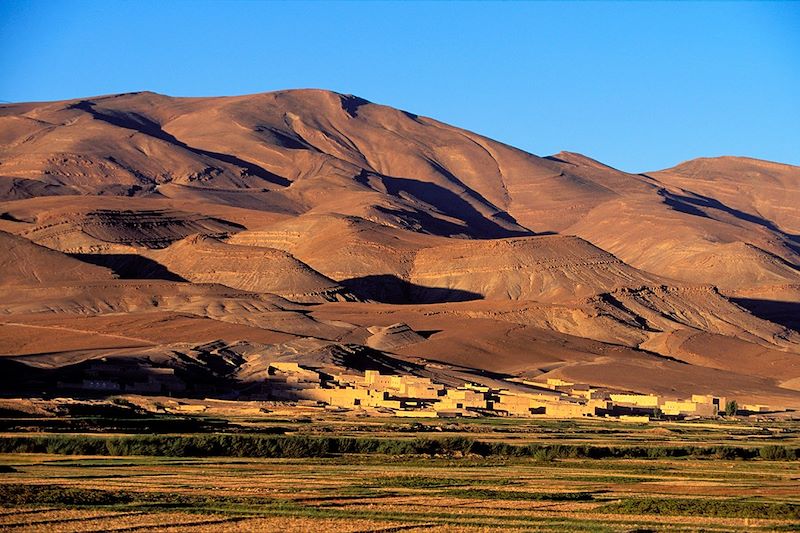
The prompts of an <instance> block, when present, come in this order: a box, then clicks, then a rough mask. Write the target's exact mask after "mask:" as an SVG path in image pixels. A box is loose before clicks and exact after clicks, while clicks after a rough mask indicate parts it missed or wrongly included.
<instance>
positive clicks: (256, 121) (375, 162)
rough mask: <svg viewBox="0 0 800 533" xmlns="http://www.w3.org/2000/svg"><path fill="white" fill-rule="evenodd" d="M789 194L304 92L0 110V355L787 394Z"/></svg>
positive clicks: (762, 178) (741, 162)
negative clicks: (626, 166) (538, 148)
mask: <svg viewBox="0 0 800 533" xmlns="http://www.w3.org/2000/svg"><path fill="white" fill-rule="evenodd" d="M798 195H800V169H798V168H797V167H792V166H788V165H781V164H777V163H770V162H766V161H758V160H753V159H744V158H732V157H725V158H716V159H701V160H695V161H689V162H686V163H683V164H681V165H678V166H676V167H674V168H672V169H667V170H663V171H657V172H649V173H646V174H629V173H625V172H622V171H619V170H616V169H614V168H611V167H609V166H606V165H603V164H602V163H600V162H597V161H595V160H593V159H590V158H588V157H585V156H582V155H580V154H574V153H566V152H562V153H559V154H555V155H553V156H548V157H538V156H535V155H532V154H530V153H527V152H524V151H521V150H518V149H515V148H513V147H510V146H508V145H504V144H502V143H499V142H496V141H493V140H491V139H488V138H486V137H482V136H480V135H478V134H475V133H472V132H469V131H465V130H462V129H458V128H455V127H452V126H449V125H447V124H443V123H441V122H438V121H436V120H433V119H430V118H426V117H421V116H417V115H414V114H412V113H409V112H405V111H400V110H397V109H392V108H390V107H386V106H381V105H376V104H373V103H370V102H367V101H366V100H363V99H361V98H358V97H355V96H351V95H341V94H337V93H333V92H328V91H320V90H298V91H280V92H274V93H264V94H257V95H248V96H237V97H215V98H173V97H169V96H164V95H159V94H154V93H147V92H145V93H130V94H120V95H112V96H101V97H93V98H84V99H77V100H70V101H61V102H46V103H27V104H9V105H0V231H2V233H0V245H2V250H3V252H2V253H3V255H2V266H3V268H2V270H0V332H1V333H0V348H2V350H3V355H6V356H8V357H10V358H13V361H14V362H15V364H22V365H33V366H37V367H47V368H53V369H55V370H56V371H60V370H58V369H63V370H64V371H67V370H69V369H72V370H71V371H77V370H75V369H76V368H81V367H79V366H78V367H76V366H75V365H80V364H81V362H82V361H86V360H92V359H97V358H101V357H120V358H124V359H125V360H128V359H130V358H133V359H137V360H154V359H153V358H155V359H158V360H162V361H165V362H166V363H164V364H174V365H178V366H181V365H183V366H182V367H181V368H183V367H185V365H187V364H190V363H187V362H186V361H191V365H193V366H192V368H195V369H197V368H201V367H202V368H204V369H205V370H204V372H207V373H208V375H207V376H206V378H208V379H212V377H213V376H216V378H213V379H217V378H219V379H220V380H221V381H219V383H218V384H217V385H216V386H218V387H221V388H224V387H230V384H231V383H232V381H230V380H233V381H234V382H235V380H236V379H245V378H244V377H243V376H245V377H246V376H251V377H252V376H255V375H258V372H259V370H258V369H259V368H261V367H262V366H263V365H264V364H265V363H268V362H269V361H266V359H265V358H269V357H288V358H295V359H297V358H301V359H302V357H306V358H311V359H314V358H317V359H319V360H320V361H322V362H324V364H325V365H326V367H336V366H337V365H339V366H345V367H353V368H361V367H363V366H364V365H377V366H378V367H380V368H384V367H386V365H388V367H391V368H396V369H399V368H405V367H403V365H412V366H409V367H408V368H412V367H413V368H416V369H417V370H414V371H415V372H417V371H418V370H419V368H422V367H419V365H420V364H422V363H421V362H423V363H424V362H426V361H427V362H429V363H430V362H433V363H434V364H441V365H451V366H452V368H458V369H460V370H458V372H462V371H474V372H475V373H476V374H475V376H476V377H475V379H483V378H481V377H480V376H484V377H485V376H486V374H485V373H486V372H498V373H505V374H509V375H519V376H528V377H530V376H535V375H540V374H546V375H548V376H550V375H552V376H564V377H569V378H575V379H580V380H581V381H586V382H590V383H594V384H598V385H605V386H609V387H615V388H621V389H629V390H637V391H642V392H646V391H658V392H661V393H665V391H667V392H669V391H671V393H675V394H678V393H680V394H686V393H692V392H704V391H707V392H713V393H718V394H723V395H724V394H730V395H736V396H737V397H740V398H742V399H743V400H747V399H753V400H756V401H763V402H766V403H769V402H773V403H776V404H778V405H786V406H794V407H798V408H800V394H799V393H798V392H797V391H796V390H795V389H796V385H793V384H796V383H797V382H798V378H800V334H799V333H798V332H797V331H796V328H798V327H800V324H798V322H797V316H800V301H798V297H799V296H800V237H799V236H798V234H800V210H798V207H797V206H798V205H800V196H798ZM793 328H794V329H793ZM304 350H305V351H304ZM148 358H150V359H148ZM309 360H310V359H309ZM359 365H360V366H359ZM381 365H383V366H381ZM413 365H418V366H413ZM15 368H17V367H15ZM223 369H224V372H223ZM465 369H466V370H465ZM469 369H472V370H469ZM262 370H263V369H262ZM448 372H450V371H449V370H448ZM453 372H455V370H453ZM23 374H24V373H23ZM204 375H205V374H204ZM442 375H443V376H444V374H442ZM447 375H449V376H451V378H452V376H454V375H456V374H452V373H451V374H447ZM208 376H212V377H208ZM236 376H239V377H238V378H237V377H236ZM206 378H203V379H206ZM223 378H224V379H223ZM31 379H33V378H31ZM37 379H38V378H37ZM247 379H250V378H249V377H248V378H247ZM448 379H450V378H448ZM22 381H23V382H24V381H25V380H24V379H23V380H22ZM20 386H21V387H23V388H24V387H25V386H30V387H32V388H35V384H29V385H24V383H21V385H20ZM712 389H713V390H712ZM198 390H199V389H198Z"/></svg>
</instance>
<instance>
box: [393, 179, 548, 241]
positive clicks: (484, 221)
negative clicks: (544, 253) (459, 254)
mask: <svg viewBox="0 0 800 533" xmlns="http://www.w3.org/2000/svg"><path fill="white" fill-rule="evenodd" d="M434 168H435V169H436V170H437V171H439V172H440V173H443V174H445V175H446V176H448V177H449V178H450V179H451V180H453V181H455V183H456V184H458V185H461V186H464V185H463V184H461V182H460V181H458V178H456V177H455V176H453V175H452V174H450V173H449V172H447V171H446V169H444V168H443V167H441V166H440V165H436V166H435V167H434ZM380 178H381V181H382V182H383V185H384V187H386V192H387V193H389V194H391V195H393V196H397V197H400V198H408V197H413V198H414V199H416V200H417V201H419V202H422V203H425V204H428V205H430V206H432V207H434V208H436V210H437V211H439V212H440V213H442V214H443V215H445V216H447V217H450V218H454V219H457V220H463V221H464V222H466V227H463V226H461V225H459V224H454V223H450V222H447V221H446V220H442V219H439V218H435V217H433V216H431V215H429V214H427V213H424V212H423V211H416V212H405V211H404V212H402V213H400V212H393V214H398V215H401V216H402V217H404V218H411V219H413V220H415V222H417V223H419V224H420V225H421V226H422V227H423V228H425V229H426V230H428V231H431V232H434V233H436V234H439V235H444V236H446V237H447V236H451V235H460V234H469V235H470V236H472V237H477V238H480V239H498V238H503V237H519V236H526V235H533V233H532V232H530V231H519V230H513V229H508V228H507V227H504V226H503V225H501V224H499V223H498V221H502V222H504V223H506V224H508V225H518V224H517V221H516V220H514V218H513V217H512V216H511V215H509V214H508V213H506V212H505V211H501V210H499V209H497V208H496V207H495V206H493V205H492V204H491V202H489V201H488V200H486V199H485V198H483V197H482V196H480V195H479V194H478V193H476V192H475V191H473V190H471V189H468V188H467V187H466V186H464V188H465V193H464V195H468V196H471V197H472V199H473V200H474V201H475V202H476V203H481V204H483V205H485V206H487V209H492V208H493V209H497V212H496V213H495V214H494V215H492V216H485V215H483V214H482V213H480V212H479V211H478V210H477V209H475V207H473V206H472V205H471V204H470V203H469V202H467V201H466V200H465V199H464V198H463V197H462V196H461V195H459V194H456V193H454V192H452V191H450V190H448V189H445V188H444V187H442V186H440V185H436V184H435V183H430V182H426V181H420V180H415V179H410V178H395V177H391V176H380ZM386 211H389V210H386Z"/></svg>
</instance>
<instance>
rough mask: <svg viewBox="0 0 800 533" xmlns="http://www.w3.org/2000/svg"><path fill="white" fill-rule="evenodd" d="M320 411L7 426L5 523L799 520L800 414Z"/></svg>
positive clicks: (405, 524) (168, 525) (670, 525)
mask: <svg viewBox="0 0 800 533" xmlns="http://www.w3.org/2000/svg"><path fill="white" fill-rule="evenodd" d="M238 422H239V423H241V422H243V421H242V420H240V421H238ZM308 422H309V420H302V419H286V420H274V421H273V424H280V427H281V428H282V430H283V431H284V434H283V435H275V434H274V431H275V430H277V429H278V427H279V426H272V430H271V431H270V430H269V427H268V425H262V426H260V427H258V429H256V427H251V428H250V431H249V432H244V433H243V432H241V431H237V432H233V433H220V432H219V431H218V430H215V431H213V432H211V433H181V434H173V435H167V434H161V435H152V434H150V435H133V434H121V433H119V432H114V433H111V434H110V433H108V432H105V433H101V434H97V433H94V434H91V435H90V434H87V433H83V434H78V433H68V434H65V433H41V432H40V433H36V434H31V433H29V432H24V433H20V432H10V433H5V434H3V435H0V450H2V451H3V452H7V453H0V501H2V502H3V504H4V505H3V509H2V510H0V530H2V531H15V532H17V531H19V532H21V531H44V530H47V531H50V532H62V531H63V532H66V531H71V532H72V531H75V532H77V531H209V532H210V531H214V532H216V531H270V530H282V531H287V532H288V531H309V530H319V531H349V532H383V531H420V532H421V531H464V532H473V531H475V532H477V531H490V530H491V531H497V530H506V531H634V530H635V531H698V530H703V531H745V530H746V531H793V530H796V527H797V524H798V523H800V485H798V482H797V481H798V479H800V461H798V460H797V458H798V451H800V450H799V449H798V444H800V424H798V422H797V421H789V420H786V421H776V420H770V421H761V422H759V421H757V420H739V421H724V422H720V423H698V422H695V423H691V422H681V423H659V424H657V425H656V426H655V427H654V426H653V425H645V424H641V425H640V424H623V423H620V422H612V421H546V420H540V421H532V420H522V419H517V420H513V419H484V420H481V421H469V422H466V421H460V422H445V421H408V420H398V419H385V420H375V419H369V420H360V421H359V420H352V419H337V418H336V417H333V418H330V419H329V420H327V421H324V420H316V421H315V422H314V423H313V424H310V423H308ZM34 441H36V442H38V443H39V444H37V445H36V446H34V445H33V444H31V443H33V442H34ZM26 442H28V444H26ZM345 442H346V443H349V444H348V446H349V448H347V450H349V451H342V450H344V449H345V448H344V446H343V443H345ZM375 442H378V443H381V445H380V446H379V447H375V445H374V443H375ZM98 443H99V444H98ZM321 443H325V445H324V446H323V445H322V444H321ZM336 443H338V444H336ZM481 443H483V444H481ZM37 446H38V447H37ZM92 446H93V447H94V448H93V449H95V450H97V451H96V452H95V453H94V454H91V455H88V454H86V452H85V450H86V449H88V448H87V447H92ZM203 446H207V448H203ZM214 446H216V448H214ZM221 446H222V447H221ZM336 446H339V448H338V449H339V450H340V451H339V452H336V453H332V452H330V450H332V449H334V448H335V447H336ZM504 446H505V447H504ZM23 450H26V451H36V452H40V453H18V452H20V451H23ZM188 450H195V452H194V453H190V452H189V451H188ZM461 450H478V451H479V452H481V451H482V453H474V452H472V451H467V452H463V451H461ZM524 450H527V451H524ZM534 450H535V453H533V451H534ZM602 450H605V451H604V452H603V453H598V452H599V451H602ZM625 450H628V451H627V452H626V451H625ZM10 452H14V453H10ZM53 452H57V453H53ZM528 452H531V453H528ZM750 452H752V453H750ZM98 454H99V455H98ZM610 454H617V455H616V457H618V458H612V457H611V456H610ZM200 455H203V456H204V457H199V456H200ZM222 455H226V457H222ZM591 457H602V458H591ZM790 459H791V460H790Z"/></svg>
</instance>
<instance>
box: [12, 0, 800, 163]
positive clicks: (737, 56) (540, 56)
mask: <svg viewBox="0 0 800 533" xmlns="http://www.w3.org/2000/svg"><path fill="white" fill-rule="evenodd" d="M298 87H318V88H326V89H332V90H335V91H339V92H344V93H353V94H357V95H359V96H362V97H364V98H366V99H368V100H371V101H373V102H377V103H382V104H387V105H391V106H394V107H399V108H401V109H405V110H408V111H411V112H414V113H417V114H421V115H427V116H431V117H434V118H437V119H439V120H442V121H445V122H448V123H451V124H454V125H457V126H461V127H464V128H467V129H470V130H473V131H476V132H479V133H482V134H484V135H488V136H490V137H493V138H495V139H498V140H501V141H504V142H507V143H509V144H512V145H515V146H518V147H520V148H523V149H525V150H528V151H530V152H533V153H535V154H539V155H548V154H551V153H555V152H557V151H559V150H570V151H576V152H581V153H584V154H586V155H589V156H591V157H594V158H596V159H599V160H601V161H603V162H605V163H608V164H611V165H613V166H616V167H618V168H621V169H624V170H628V171H635V172H639V171H645V170H653V169H657V168H664V167H667V166H671V165H673V164H676V163H678V162H679V161H682V160H686V159H690V158H694V157H698V156H715V155H747V156H752V157H759V158H764V159H771V160H776V161H782V162H786V163H792V164H800V3H772V2H762V3H731V4H728V3H690V2H686V3H657V4H653V3H638V2H636V3H594V2H589V3H517V2H495V3H478V2H470V3H453V2H447V3H422V2H419V3H417V2H412V3H377V2H369V3H358V2H343V3H326V2H312V3H284V2H278V3H269V2H236V1H225V2H223V1H220V2H200V1H191V2H190V1H167V0H160V1H157V2H150V1H128V2H114V1H103V2H99V1H98V2H88V3H83V2H79V1H58V0H48V1H33V0H28V1H21V2H18V1H14V0H0V100H5V101H13V102H19V101H30V100H54V99H66V98H75V97H82V96H90V95H97V94H107V93H115V92H128V91H135V90H145V89H146V90H152V91H156V92H159V93H165V94H170V95H175V96H199V95H232V94H245V93H254V92H262V91H271V90H277V89H286V88H298Z"/></svg>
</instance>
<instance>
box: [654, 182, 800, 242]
mask: <svg viewBox="0 0 800 533" xmlns="http://www.w3.org/2000/svg"><path fill="white" fill-rule="evenodd" d="M658 194H659V195H660V196H662V197H663V198H664V203H665V204H666V205H668V206H669V207H671V208H672V209H674V210H675V211H680V212H681V213H686V214H687V215H694V216H698V217H703V218H711V217H709V216H708V214H707V213H706V212H705V211H703V210H702V209H700V208H705V209H715V210H717V211H722V212H723V213H727V214H729V215H731V216H733V217H736V218H737V219H738V220H742V221H744V222H749V223H751V224H756V225H758V226H761V227H763V228H766V229H768V230H769V231H771V232H774V233H777V234H778V235H780V236H782V237H783V238H784V239H785V240H786V241H787V242H786V244H787V246H789V247H790V248H791V249H793V250H794V251H796V252H798V251H800V235H793V234H791V233H786V232H784V231H783V230H781V229H780V228H778V227H777V226H776V225H775V223H774V222H772V221H771V220H767V219H766V218H763V217H760V216H757V215H753V214H751V213H747V212H745V211H740V210H739V209H735V208H733V207H730V206H728V205H726V204H723V203H722V202H720V201H719V200H715V199H714V198H710V197H708V196H703V195H701V194H697V193H691V196H690V195H680V194H674V193H671V192H669V191H666V190H661V191H659V192H658Z"/></svg>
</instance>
